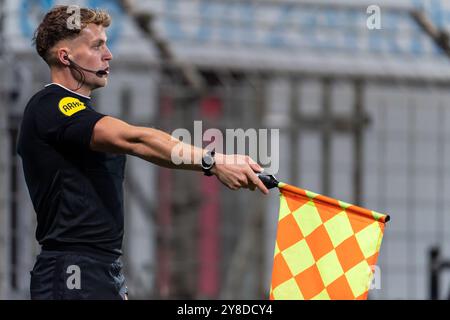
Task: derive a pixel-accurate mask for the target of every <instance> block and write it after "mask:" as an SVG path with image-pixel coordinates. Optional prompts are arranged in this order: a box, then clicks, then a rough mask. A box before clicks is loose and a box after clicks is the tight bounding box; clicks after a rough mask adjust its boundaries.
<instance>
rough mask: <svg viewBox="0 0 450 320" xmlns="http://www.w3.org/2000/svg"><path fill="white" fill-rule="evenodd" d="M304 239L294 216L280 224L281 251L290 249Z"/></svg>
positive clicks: (278, 238) (278, 235) (281, 221)
mask: <svg viewBox="0 0 450 320" xmlns="http://www.w3.org/2000/svg"><path fill="white" fill-rule="evenodd" d="M302 239H303V234H302V232H301V230H300V228H299V227H298V225H297V221H295V219H294V216H293V215H292V214H289V215H287V216H286V217H284V218H283V219H281V220H280V222H278V231H277V242H278V248H279V249H280V251H283V250H284V249H287V248H289V247H290V246H292V245H293V244H296V243H297V242H299V241H300V240H302Z"/></svg>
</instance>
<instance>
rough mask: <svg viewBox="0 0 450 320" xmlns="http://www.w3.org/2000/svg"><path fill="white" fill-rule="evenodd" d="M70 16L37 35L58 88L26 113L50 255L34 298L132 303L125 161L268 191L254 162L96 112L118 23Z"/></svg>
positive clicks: (54, 18) (26, 150)
mask: <svg viewBox="0 0 450 320" xmlns="http://www.w3.org/2000/svg"><path fill="white" fill-rule="evenodd" d="M68 9H69V8H68V7H67V6H58V7H55V8H53V9H52V10H51V11H49V12H48V13H47V15H46V16H45V17H44V19H43V21H42V22H41V24H40V25H39V27H38V29H37V30H36V33H35V39H34V40H35V43H36V49H37V52H38V53H39V55H40V56H41V57H42V58H43V59H44V60H45V61H46V63H47V64H48V65H49V67H50V71H51V77H52V83H51V84H50V85H47V86H46V87H45V88H44V89H43V90H41V91H39V92H38V93H37V94H35V95H34V96H33V97H32V98H31V100H30V101H29V103H28V105H27V106H26V109H25V112H24V116H23V121H22V125H21V130H20V136H19V141H18V153H19V154H20V156H21V157H22V160H23V169H24V173H25V179H26V183H27V186H28V190H29V193H30V196H31V200H32V202H33V206H34V209H35V211H36V214H37V230H36V239H37V241H38V242H39V244H40V245H41V246H42V252H41V253H40V254H39V255H38V257H37V259H36V263H35V265H34V268H33V270H32V271H31V284H30V292H31V298H32V299H125V298H126V297H127V289H126V286H125V280H124V277H123V275H122V271H121V270H122V263H121V261H120V256H121V254H122V251H121V248H122V239H123V232H124V208H123V188H122V183H123V179H124V167H125V155H126V154H129V155H134V156H137V157H140V158H142V159H145V160H147V161H149V162H152V163H155V164H157V165H160V166H165V167H169V168H179V169H188V170H197V171H204V173H205V174H206V175H215V176H216V177H217V178H218V179H219V180H220V181H221V182H222V183H223V184H225V185H226V186H227V187H229V188H231V189H234V190H236V189H239V188H249V189H251V190H255V189H256V188H258V189H260V190H261V191H262V192H263V193H268V190H267V189H266V187H265V186H264V184H262V182H261V181H260V180H259V179H258V177H257V175H256V174H255V172H259V171H261V170H262V169H261V167H260V166H258V165H257V164H256V163H255V162H254V161H253V160H252V159H250V158H249V157H246V156H240V155H224V154H219V153H216V154H214V152H209V151H207V150H203V149H201V148H196V147H194V146H191V145H186V144H183V143H182V142H180V141H179V140H176V139H173V138H172V137H171V136H170V135H168V134H167V133H164V132H162V131H159V130H156V129H152V128H143V127H136V126H132V125H129V124H127V123H125V122H123V121H121V120H118V119H115V118H113V117H110V116H107V115H104V114H101V113H99V112H97V111H95V109H94V106H93V105H92V103H91V99H90V95H91V92H92V90H95V89H97V88H101V87H104V86H105V85H106V84H107V79H108V75H109V61H110V60H111V59H112V54H111V52H110V51H109V49H108V47H107V44H106V42H107V37H106V32H105V29H106V28H107V27H108V26H109V25H110V22H111V18H110V16H109V15H108V14H107V13H106V12H103V11H98V10H91V9H85V8H81V9H80V21H79V22H80V24H79V26H78V28H73V26H72V28H69V25H68V21H69V19H70V18H71V14H70V12H71V11H70V10H68ZM180 146H182V148H179V147H180ZM174 148H178V149H177V150H182V152H178V153H177V155H178V157H179V158H180V159H178V160H182V161H180V162H181V163H182V164H179V165H175V163H174V161H173V159H172V156H173V152H172V151H173V150H174ZM196 159H200V161H196ZM177 163H178V161H177Z"/></svg>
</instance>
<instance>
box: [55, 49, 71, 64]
mask: <svg viewBox="0 0 450 320" xmlns="http://www.w3.org/2000/svg"><path fill="white" fill-rule="evenodd" d="M56 54H57V59H58V61H59V62H60V63H61V64H63V65H65V66H70V58H69V50H68V49H67V48H59V49H58V50H57V53H56Z"/></svg>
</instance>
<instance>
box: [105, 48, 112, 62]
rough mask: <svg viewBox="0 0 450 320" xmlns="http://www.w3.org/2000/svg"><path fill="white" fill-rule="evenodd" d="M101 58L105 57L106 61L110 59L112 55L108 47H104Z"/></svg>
mask: <svg viewBox="0 0 450 320" xmlns="http://www.w3.org/2000/svg"><path fill="white" fill-rule="evenodd" d="M103 59H105V60H106V61H110V60H112V59H113V55H112V53H111V51H110V50H109V48H108V47H106V52H105V55H104V57H103Z"/></svg>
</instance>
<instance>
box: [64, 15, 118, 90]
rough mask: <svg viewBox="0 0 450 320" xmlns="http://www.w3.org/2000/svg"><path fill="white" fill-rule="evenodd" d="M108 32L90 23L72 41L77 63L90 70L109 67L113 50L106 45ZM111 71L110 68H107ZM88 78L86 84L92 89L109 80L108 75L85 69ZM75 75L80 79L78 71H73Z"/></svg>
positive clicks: (102, 85) (74, 59) (74, 58)
mask: <svg viewBox="0 0 450 320" xmlns="http://www.w3.org/2000/svg"><path fill="white" fill-rule="evenodd" d="M106 41H107V38H106V32H105V28H104V27H103V26H99V25H96V24H92V23H91V24H89V25H88V26H87V27H86V28H84V29H83V30H82V31H81V32H80V35H79V36H78V37H77V38H75V39H74V40H73V41H71V45H70V54H69V55H70V57H71V58H72V59H73V61H74V62H75V63H77V64H78V65H80V66H81V67H83V68H86V69H89V70H95V71H98V70H105V69H107V68H109V61H111V60H112V58H113V57H112V54H111V51H109V49H108V47H107V45H106ZM107 70H108V72H109V69H107ZM83 72H84V74H85V76H86V79H85V85H87V86H88V87H89V88H90V89H91V90H94V89H97V88H100V87H104V86H106V84H107V82H108V75H104V76H101V77H98V76H97V75H95V74H93V73H90V72H86V71H83ZM72 73H73V75H74V77H76V79H78V80H80V79H79V78H80V76H79V74H78V73H77V72H75V71H72Z"/></svg>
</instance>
